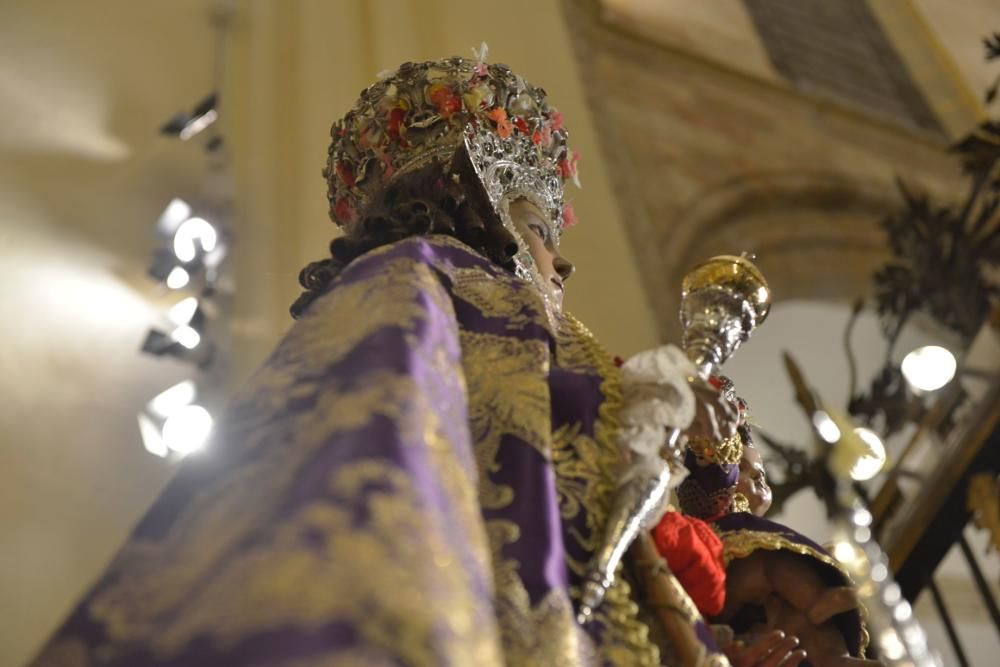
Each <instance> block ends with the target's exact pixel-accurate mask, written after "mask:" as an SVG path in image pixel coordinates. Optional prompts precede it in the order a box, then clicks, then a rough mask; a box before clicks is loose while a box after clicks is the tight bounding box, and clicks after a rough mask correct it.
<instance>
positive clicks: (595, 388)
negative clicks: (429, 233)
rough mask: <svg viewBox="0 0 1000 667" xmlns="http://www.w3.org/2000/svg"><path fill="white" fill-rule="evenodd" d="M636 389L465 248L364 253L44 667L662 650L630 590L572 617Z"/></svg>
mask: <svg viewBox="0 0 1000 667" xmlns="http://www.w3.org/2000/svg"><path fill="white" fill-rule="evenodd" d="M618 383H619V380H618V375H617V371H616V369H614V367H613V364H612V361H611V359H610V358H609V357H608V355H607V354H606V353H605V352H604V351H603V350H602V349H601V348H600V347H599V346H598V345H597V343H596V342H595V341H594V340H593V338H592V337H591V336H590V334H589V333H588V332H587V331H586V329H584V328H583V327H582V326H581V325H580V324H579V323H577V322H576V321H575V320H573V319H572V318H570V317H568V316H565V317H564V316H559V317H557V318H556V319H555V321H551V320H550V318H549V317H548V316H547V315H546V313H545V310H544V307H543V302H542V300H541V298H540V297H539V295H538V294H537V292H536V291H535V290H534V289H533V288H532V287H531V286H530V285H528V284H526V283H524V282H522V281H520V280H518V279H517V278H515V277H513V276H511V275H509V274H507V273H505V272H503V271H502V270H501V269H499V268H498V267H496V266H494V265H493V264H491V263H490V262H488V261H487V260H485V259H483V258H482V257H480V256H479V255H477V254H475V253H473V252H472V251H470V250H469V249H468V248H467V247H465V246H464V245H462V244H461V243H459V242H457V241H455V240H453V239H450V238H447V237H426V238H413V239H408V240H405V241H402V242H399V243H397V244H394V245H392V246H387V247H384V248H380V249H378V250H376V251H373V252H371V253H368V254H366V255H365V256H363V257H361V258H359V259H357V260H356V261H355V262H354V263H352V264H351V265H350V266H349V267H348V268H347V269H346V270H345V271H344V272H343V273H342V274H341V276H340V277H339V278H338V279H337V281H336V282H335V284H334V286H333V287H332V289H331V290H330V291H329V293H328V294H326V295H325V296H324V297H322V298H321V299H320V300H318V301H317V302H316V303H315V304H314V305H313V307H312V309H311V310H310V312H309V313H307V315H306V316H305V317H304V318H303V319H301V320H300V321H299V322H297V323H296V325H295V326H294V327H293V328H292V329H291V331H290V332H289V333H288V335H287V336H286V337H285V338H284V339H283V340H282V341H281V343H280V345H279V346H278V347H277V349H276V350H275V352H274V353H273V355H272V356H271V358H270V359H269V360H268V361H267V362H266V363H265V364H264V366H263V367H262V368H261V369H260V370H259V372H257V373H256V374H255V376H254V377H253V378H252V379H251V381H250V382H249V384H248V386H247V388H246V389H245V390H244V391H243V392H242V393H241V394H240V395H239V396H238V397H237V398H236V399H235V401H234V402H233V404H232V406H231V409H230V410H229V412H228V415H227V417H226V418H225V419H224V420H223V422H222V423H221V424H220V427H219V429H218V432H217V437H216V438H215V439H214V442H213V443H212V445H211V447H210V448H209V449H208V450H207V451H206V452H205V453H204V454H202V455H199V456H196V457H191V458H189V459H188V460H186V461H185V462H184V463H183V465H182V467H181V469H180V471H179V472H178V474H177V476H176V478H175V479H174V480H173V482H172V483H171V484H170V485H169V487H168V488H167V490H166V491H165V493H164V494H163V495H162V496H161V497H160V498H159V499H158V500H157V501H156V503H155V504H154V506H153V507H152V508H151V509H150V510H149V512H148V514H147V515H146V516H145V518H144V519H143V520H142V522H141V523H140V525H139V526H138V527H137V528H136V529H135V531H134V533H133V534H132V536H131V538H130V539H129V540H128V542H127V544H126V545H125V546H124V547H123V548H122V550H121V551H120V552H119V554H118V555H117V557H116V558H115V560H114V561H113V563H112V564H111V565H110V567H109V568H108V570H107V571H106V572H105V573H104V575H103V576H102V577H101V578H100V580H99V581H98V582H97V583H96V584H95V585H94V587H93V588H92V589H91V590H90V592H89V593H88V594H87V595H86V597H85V598H84V599H83V600H82V602H81V603H80V604H79V606H78V607H77V608H76V609H75V610H74V611H73V613H72V614H71V616H70V617H69V618H68V620H67V621H66V622H65V624H64V625H63V626H62V628H61V629H60V630H59V631H58V632H57V634H56V635H55V636H54V637H53V639H52V640H51V641H50V642H49V643H48V644H47V646H46V647H44V649H43V651H42V653H41V654H40V655H39V657H38V658H37V660H36V662H35V663H34V665H36V666H38V667H41V666H46V667H48V666H50V665H56V666H70V665H72V666H92V665H101V666H115V667H126V666H128V667H135V666H141V665H156V666H163V667H166V666H170V667H180V666H185V667H188V666H195V665H205V666H207V665H213V666H218V665H260V666H268V667H273V666H277V665H282V666H285V665H289V666H291V665H294V666H296V667H298V666H305V665H320V664H322V665H463V666H466V665H477V666H489V665H502V664H508V665H522V664H533V665H582V664H619V665H655V664H660V660H661V657H660V654H659V651H658V649H657V647H656V646H655V645H654V644H653V643H652V642H651V641H650V639H649V636H648V628H647V626H646V625H645V624H644V623H643V621H642V620H641V619H640V617H639V612H638V610H637V607H636V605H635V603H634V602H633V600H632V595H631V592H630V590H629V587H628V585H627V583H625V582H624V581H622V582H620V583H618V584H617V585H616V586H614V587H613V588H612V590H611V591H610V592H609V595H608V598H607V601H606V603H605V604H604V605H603V606H602V607H601V609H600V610H599V613H598V616H597V619H596V621H595V622H593V623H591V624H588V625H587V627H586V628H581V627H580V626H579V625H578V624H577V623H576V621H575V620H574V600H575V597H574V596H575V595H576V594H577V592H578V591H577V586H578V585H579V583H580V580H581V574H582V572H583V568H584V565H585V563H586V562H587V560H588V559H589V557H590V554H591V553H592V551H593V550H594V548H595V546H596V544H597V540H598V539H599V535H600V532H601V529H602V528H603V521H604V516H605V513H606V511H607V507H608V505H609V504H610V499H611V495H612V494H613V492H614V485H615V480H616V478H617V475H618V474H619V472H620V465H621V458H620V456H621V455H620V451H619V448H618V447H617V446H616V444H615V442H614V435H615V433H616V432H617V428H618V426H617V421H616V411H617V405H618V402H620V395H619V394H620V391H619V385H618ZM698 628H699V632H700V633H701V634H703V635H704V636H705V641H706V642H707V643H711V639H710V637H709V636H708V632H707V628H706V627H705V626H704V624H703V623H700V622H699V624H698Z"/></svg>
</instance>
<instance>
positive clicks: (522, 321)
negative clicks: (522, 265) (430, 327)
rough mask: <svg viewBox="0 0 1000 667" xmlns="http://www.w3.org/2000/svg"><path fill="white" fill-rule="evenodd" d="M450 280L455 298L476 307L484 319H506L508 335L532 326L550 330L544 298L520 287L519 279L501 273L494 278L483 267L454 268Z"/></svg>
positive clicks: (533, 291)
mask: <svg viewBox="0 0 1000 667" xmlns="http://www.w3.org/2000/svg"><path fill="white" fill-rule="evenodd" d="M448 277H449V278H451V281H452V294H453V295H454V296H455V297H457V298H459V299H462V300H463V301H465V302H467V303H469V304H470V305H472V306H474V307H475V308H476V310H478V311H479V312H480V313H481V314H482V315H483V316H484V317H489V318H498V319H503V320H504V327H505V328H506V329H507V330H508V331H517V330H522V329H524V328H525V327H526V326H527V325H529V324H538V325H541V326H543V327H545V328H546V329H547V328H548V318H547V317H546V316H545V304H544V303H543V302H542V300H541V297H539V296H538V293H537V291H536V290H534V289H533V288H527V287H525V286H524V285H523V284H521V285H517V282H518V279H517V278H514V277H513V276H511V275H508V274H506V273H503V272H500V271H498V272H497V274H496V275H494V274H491V273H489V272H487V271H486V270H485V269H483V268H480V267H473V268H458V267H453V268H451V269H450V270H449V271H448ZM518 287H520V289H518Z"/></svg>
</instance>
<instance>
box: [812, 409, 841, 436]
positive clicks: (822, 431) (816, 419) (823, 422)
mask: <svg viewBox="0 0 1000 667" xmlns="http://www.w3.org/2000/svg"><path fill="white" fill-rule="evenodd" d="M812 420H813V426H815V427H816V432H817V433H819V437H821V438H823V440H825V441H826V442H828V443H830V444H833V443H835V442H837V441H838V440H840V428H838V427H837V424H836V423H835V422H834V421H833V419H832V418H831V417H830V415H829V414H827V413H826V412H825V411H823V410H817V411H816V412H815V413H814V414H813V418H812Z"/></svg>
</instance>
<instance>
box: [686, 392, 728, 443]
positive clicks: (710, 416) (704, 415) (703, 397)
mask: <svg viewBox="0 0 1000 667" xmlns="http://www.w3.org/2000/svg"><path fill="white" fill-rule="evenodd" d="M688 383H689V385H690V387H691V391H692V392H693V393H694V397H695V415H694V421H692V422H691V425H690V426H689V427H688V429H687V431H685V434H686V435H687V436H688V437H689V438H690V437H696V438H709V439H711V440H712V441H714V442H722V441H723V440H726V439H728V438H731V437H733V436H734V435H736V426H737V425H738V423H739V409H738V408H737V407H736V405H734V404H733V403H732V402H731V401H729V400H728V399H727V398H726V397H725V396H723V395H722V393H721V392H720V391H719V390H718V389H716V388H715V387H713V386H712V385H710V384H709V383H708V382H705V381H704V380H702V379H701V378H699V377H697V376H692V377H691V378H690V379H689V380H688Z"/></svg>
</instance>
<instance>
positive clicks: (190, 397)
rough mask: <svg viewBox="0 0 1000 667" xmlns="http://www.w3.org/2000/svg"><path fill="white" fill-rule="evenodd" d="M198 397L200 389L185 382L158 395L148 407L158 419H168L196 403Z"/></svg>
mask: <svg viewBox="0 0 1000 667" xmlns="http://www.w3.org/2000/svg"><path fill="white" fill-rule="evenodd" d="M197 397H198V389H197V387H196V386H195V384H194V382H193V381H192V380H184V381H183V382H178V383H177V384H175V385H174V386H173V387H170V388H169V389H166V390H164V391H162V392H160V393H159V394H157V395H156V397H155V398H153V400H151V401H150V402H149V405H148V406H147V407H148V409H149V411H150V412H152V413H153V414H154V415H156V416H157V417H159V418H161V419H166V418H167V417H169V416H170V415H172V414H174V413H175V412H177V411H178V410H180V409H181V408H183V407H184V406H186V405H190V404H192V403H194V400H195V398H197Z"/></svg>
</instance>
